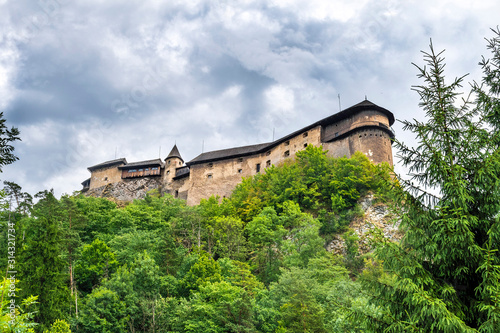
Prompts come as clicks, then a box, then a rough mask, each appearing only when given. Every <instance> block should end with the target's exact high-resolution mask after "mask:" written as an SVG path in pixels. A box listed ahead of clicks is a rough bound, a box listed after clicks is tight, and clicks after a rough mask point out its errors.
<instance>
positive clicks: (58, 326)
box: [44, 319, 71, 333]
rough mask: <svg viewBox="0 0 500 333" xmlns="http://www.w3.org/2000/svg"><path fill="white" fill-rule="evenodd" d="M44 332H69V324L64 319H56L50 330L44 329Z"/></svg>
mask: <svg viewBox="0 0 500 333" xmlns="http://www.w3.org/2000/svg"><path fill="white" fill-rule="evenodd" d="M44 333H71V329H70V326H69V324H68V323H67V322H66V321H65V320H59V319H58V320H56V321H55V322H54V323H53V324H52V326H51V327H50V330H48V331H44Z"/></svg>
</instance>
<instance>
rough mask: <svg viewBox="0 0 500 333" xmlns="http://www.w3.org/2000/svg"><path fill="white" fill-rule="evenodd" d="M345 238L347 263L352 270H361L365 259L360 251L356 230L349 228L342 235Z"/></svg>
mask: <svg viewBox="0 0 500 333" xmlns="http://www.w3.org/2000/svg"><path fill="white" fill-rule="evenodd" d="M342 239H343V240H344V244H345V250H346V254H345V257H344V262H345V265H346V266H347V267H348V268H349V269H350V270H351V271H359V270H360V269H361V268H362V265H363V259H362V258H361V257H360V253H359V243H358V242H359V237H358V235H357V234H356V232H354V230H352V229H349V230H348V231H346V232H345V233H344V234H343V235H342Z"/></svg>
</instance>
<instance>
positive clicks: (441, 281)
mask: <svg viewBox="0 0 500 333" xmlns="http://www.w3.org/2000/svg"><path fill="white" fill-rule="evenodd" d="M494 33H495V37H494V38H493V39H491V40H489V48H490V50H491V51H492V53H493V57H492V58H491V59H490V60H483V62H482V63H481V65H482V67H483V71H484V79H483V82H482V84H474V85H473V91H472V93H473V94H476V96H477V99H476V100H475V101H470V98H468V97H467V98H465V99H463V100H462V102H461V103H460V104H458V103H457V98H458V95H459V92H458V90H459V89H460V88H461V86H462V82H463V79H464V77H460V78H457V79H455V80H454V81H453V82H452V83H450V84H447V83H446V82H445V78H444V66H445V65H444V58H443V56H442V52H440V53H435V51H434V48H433V46H432V43H431V44H430V52H423V53H424V60H425V63H426V66H423V67H420V66H416V67H417V69H418V73H419V74H418V77H419V78H421V79H423V80H424V84H423V85H418V86H415V87H413V89H414V90H415V91H416V92H417V93H418V94H419V95H420V100H421V102H420V106H421V107H422V108H423V110H424V111H425V113H426V117H427V119H426V121H425V122H420V121H417V120H413V121H404V122H403V123H404V128H405V130H410V131H412V132H413V133H415V135H416V137H417V146H416V147H409V146H407V145H405V144H403V143H401V142H398V141H396V147H397V149H398V150H399V152H400V156H401V160H402V162H403V164H404V165H405V166H407V167H408V169H409V171H410V176H411V178H410V180H409V181H404V180H402V179H401V180H400V183H401V185H402V186H401V187H399V186H396V187H395V188H394V191H395V194H396V198H395V200H396V204H397V206H396V208H397V209H398V210H399V211H400V212H402V215H401V225H402V227H403V228H404V229H405V231H406V233H405V236H404V238H403V239H402V241H401V243H400V244H396V243H392V242H389V241H387V240H384V239H380V240H379V246H378V248H377V251H376V253H377V255H378V257H379V258H380V259H382V260H383V265H384V268H385V270H386V272H387V274H384V275H382V276H381V277H380V278H379V279H378V281H377V283H376V284H374V289H373V293H374V294H373V297H372V299H371V301H372V303H374V304H377V305H379V306H380V309H381V310H382V312H381V314H380V315H379V316H375V317H373V316H372V317H371V324H372V328H374V329H376V330H384V332H498V330H499V328H500V282H499V280H500V256H499V254H498V248H499V245H500V220H499V218H498V217H499V213H500V148H499V142H500V130H499V129H500V127H499V126H498V124H500V117H499V116H500V113H499V112H498V111H499V110H500V99H499V93H500V91H499V83H500V80H499V78H500V30H498V29H497V30H494ZM470 96H473V95H470Z"/></svg>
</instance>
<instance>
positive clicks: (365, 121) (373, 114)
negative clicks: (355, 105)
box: [321, 111, 390, 142]
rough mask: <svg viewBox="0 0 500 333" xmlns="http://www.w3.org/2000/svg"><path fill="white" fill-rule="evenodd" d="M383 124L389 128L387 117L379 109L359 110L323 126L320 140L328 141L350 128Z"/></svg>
mask: <svg viewBox="0 0 500 333" xmlns="http://www.w3.org/2000/svg"><path fill="white" fill-rule="evenodd" d="M381 125H382V126H383V127H386V128H387V129H389V128H390V127H389V119H388V118H387V116H386V115H385V114H383V113H382V112H380V111H361V112H359V113H357V114H355V115H354V116H350V117H348V118H345V119H342V120H340V121H338V122H336V123H335V124H331V125H328V126H325V127H324V128H323V135H322V138H321V139H322V141H323V142H326V141H330V140H332V139H334V138H335V137H336V136H340V135H342V134H344V133H346V132H348V131H350V130H352V129H355V128H357V127H361V126H381Z"/></svg>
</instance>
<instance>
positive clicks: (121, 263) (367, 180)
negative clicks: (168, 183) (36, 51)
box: [0, 29, 500, 333]
mask: <svg viewBox="0 0 500 333" xmlns="http://www.w3.org/2000/svg"><path fill="white" fill-rule="evenodd" d="M493 32H494V37H493V38H492V39H490V40H488V48H489V49H490V50H491V52H492V55H493V56H492V58H491V59H489V60H486V59H483V60H482V61H481V63H480V66H481V68H482V69H483V73H484V77H483V80H482V82H479V83H477V82H473V83H472V84H471V89H472V91H471V94H470V95H469V97H468V98H466V99H463V100H462V101H461V102H460V101H459V98H458V97H459V92H458V91H459V89H461V87H462V82H463V79H464V78H463V77H462V78H458V79H456V80H454V81H453V82H451V83H447V82H446V81H445V78H444V59H443V57H442V53H435V52H434V49H433V46H432V44H431V46H430V51H429V52H428V53H424V61H425V66H416V67H417V70H418V73H419V74H418V77H419V78H420V79H422V80H423V84H422V85H419V86H415V87H414V90H415V91H416V92H417V93H418V94H419V95H420V97H421V104H420V106H421V108H422V109H423V111H424V112H425V114H426V121H425V122H419V121H416V120H414V121H404V125H405V129H406V130H410V131H412V132H413V133H414V134H415V136H416V141H415V142H414V143H412V144H409V145H408V144H404V143H402V142H398V141H395V145H396V147H397V148H398V151H399V157H400V160H401V162H402V164H404V165H405V166H407V168H408V170H409V175H408V176H407V177H404V178H402V179H398V178H396V177H394V176H393V174H392V173H391V171H390V170H389V169H388V168H387V166H385V165H378V166H375V165H373V164H371V163H370V162H369V160H368V159H367V158H366V157H365V156H364V155H362V154H355V155H354V156H353V157H352V158H349V159H348V158H339V159H332V158H328V157H326V155H325V152H324V151H322V149H321V148H315V147H312V146H308V147H307V149H306V150H304V151H302V152H300V153H297V156H296V159H295V160H296V162H295V163H289V164H285V165H280V166H273V167H271V168H269V169H266V172H265V173H262V174H259V175H257V176H255V177H253V178H248V179H245V180H244V181H243V182H242V183H241V184H240V185H239V186H238V187H237V188H236V189H235V190H234V193H233V195H232V196H231V197H230V198H227V199H224V200H220V198H210V199H209V200H205V201H202V202H201V203H200V204H199V205H198V206H187V205H186V204H185V203H184V202H183V201H181V200H177V199H174V198H172V197H171V196H160V195H158V194H157V193H150V195H148V196H147V197H146V198H145V199H143V200H138V201H135V202H133V203H130V204H128V205H124V206H122V205H120V206H118V205H117V204H116V203H114V202H111V201H108V200H106V199H99V198H92V197H84V196H82V195H77V194H75V195H72V196H63V197H61V198H60V199H57V198H55V197H54V195H53V193H52V192H51V191H42V192H40V193H38V194H37V195H36V198H32V197H31V196H30V195H29V194H27V193H24V192H23V191H22V189H21V188H20V187H19V186H18V185H16V184H13V183H9V182H6V183H5V187H4V190H3V191H2V192H1V194H2V196H3V203H4V205H3V207H2V211H1V216H2V220H1V228H2V232H1V233H0V251H1V253H0V267H3V269H4V268H5V271H6V273H5V278H4V283H3V284H2V296H1V297H2V298H1V301H0V303H1V306H2V312H1V317H0V326H1V327H2V331H3V332H29V331H34V332H45V331H47V332H70V331H71V332H280V333H282V332H450V333H451V332H492V333H493V332H499V331H500V282H499V281H500V256H499V254H498V249H499V243H500V229H499V228H500V149H499V146H500V30H498V29H497V30H494V31H493ZM0 118H1V117H0ZM0 128H1V129H2V132H1V133H0V134H1V135H2V136H3V137H5V140H4V141H2V142H3V145H4V146H6V147H7V149H4V150H3V151H0V155H2V154H3V155H2V156H3V157H2V158H1V159H0V167H1V166H2V165H5V164H8V163H12V162H14V161H15V156H14V155H12V150H11V149H9V147H11V146H10V142H12V141H13V140H16V138H17V135H18V133H17V132H16V131H11V132H10V134H9V132H6V131H5V129H6V128H5V125H4V123H3V122H0ZM4 157H8V158H9V159H6V158H4ZM403 179H407V180H403ZM368 193H371V194H373V195H374V197H375V198H376V200H378V201H380V202H381V203H384V204H386V205H389V206H391V207H392V209H393V210H394V212H395V214H396V215H397V217H398V219H399V220H400V222H401V229H402V231H403V232H404V233H405V235H404V237H403V239H402V240H401V241H400V242H394V241H390V240H388V239H387V238H385V237H383V235H382V234H381V233H380V232H377V231H376V230H375V231H374V232H373V234H372V237H371V243H370V244H369V245H370V246H371V249H372V251H371V252H369V253H367V254H365V255H360V253H359V250H358V242H357V235H356V234H355V233H354V232H352V231H351V230H349V229H348V225H349V223H350V221H352V219H354V218H360V217H361V216H360V215H362V210H360V209H359V206H358V202H359V199H360V198H362V197H363V196H364V195H366V194H368ZM33 199H35V200H33ZM33 202H36V203H33ZM336 234H342V235H343V239H344V241H345V253H344V255H338V256H336V255H333V254H332V253H329V252H327V251H326V250H325V244H326V242H327V241H328V240H329V239H331V237H332V235H336ZM14 269H15V270H14ZM13 275H14V276H15V278H14V279H12V276H13ZM13 294H15V297H13V296H12V295H13ZM12 299H15V302H14V303H15V306H12V304H13V303H12ZM16 306H17V307H16ZM11 313H14V314H15V316H11Z"/></svg>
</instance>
